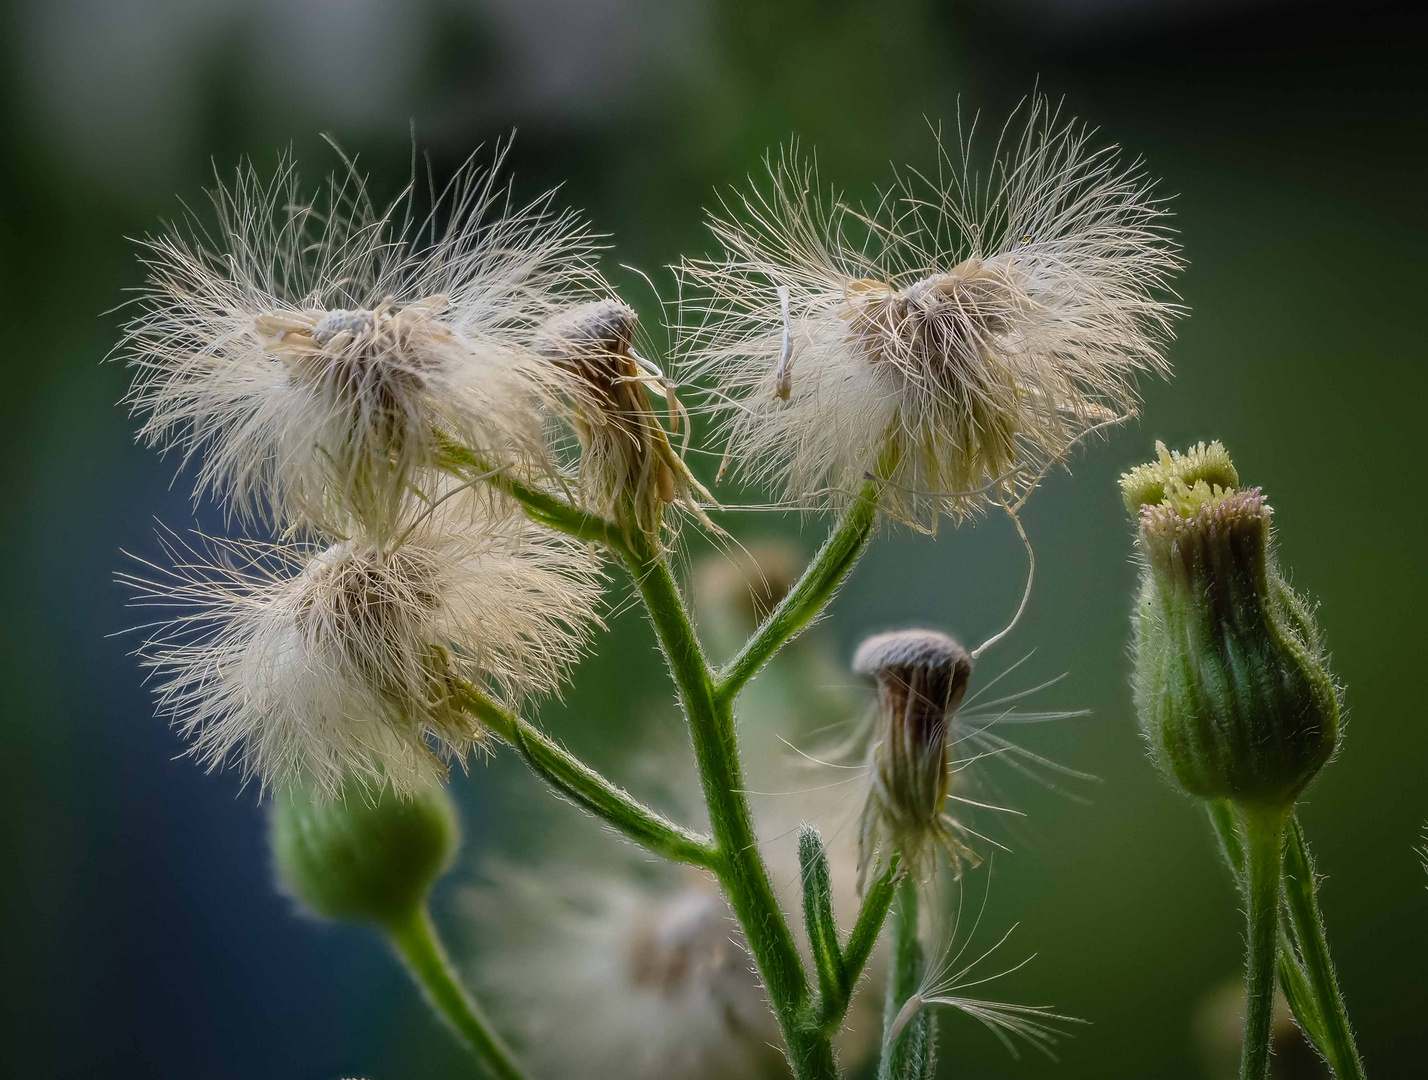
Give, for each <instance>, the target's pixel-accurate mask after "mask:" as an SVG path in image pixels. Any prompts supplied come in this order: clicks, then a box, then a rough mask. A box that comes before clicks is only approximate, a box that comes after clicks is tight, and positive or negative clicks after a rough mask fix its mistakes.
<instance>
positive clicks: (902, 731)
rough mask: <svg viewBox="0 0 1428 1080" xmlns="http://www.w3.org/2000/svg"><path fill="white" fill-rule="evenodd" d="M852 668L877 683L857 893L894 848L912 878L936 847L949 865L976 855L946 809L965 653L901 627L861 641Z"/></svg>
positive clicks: (944, 639) (967, 675)
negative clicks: (950, 861) (951, 743)
mask: <svg viewBox="0 0 1428 1080" xmlns="http://www.w3.org/2000/svg"><path fill="white" fill-rule="evenodd" d="M853 670H854V671H855V672H856V673H857V674H859V675H866V676H871V677H872V678H873V679H875V680H876V681H877V686H878V709H877V719H876V727H875V729H874V732H873V742H872V747H871V762H870V767H871V773H872V787H871V789H870V790H869V792H868V801H867V803H866V804H865V806H864V808H863V819H862V829H861V832H860V835H859V842H858V880H859V889H860V890H861V888H862V885H863V883H864V882H865V881H866V880H867V877H868V873H869V871H870V870H874V869H875V868H877V867H879V866H881V865H882V864H883V862H884V861H885V860H886V859H887V858H888V857H890V855H891V853H892V852H893V851H897V852H900V853H901V854H902V857H903V860H904V863H905V865H907V866H908V868H909V869H910V871H911V872H912V873H913V874H915V875H917V876H919V877H920V876H924V875H925V874H926V873H927V872H929V871H930V869H931V863H932V858H933V856H934V855H935V854H936V852H937V851H938V849H939V848H940V849H942V850H945V851H947V852H948V853H949V855H950V856H951V857H952V859H953V864H954V866H958V865H960V862H959V860H961V859H966V860H968V861H969V862H971V863H973V864H974V865H975V864H976V861H977V858H976V856H975V854H973V853H972V851H971V850H970V849H969V848H967V847H966V845H965V844H963V843H962V842H961V841H960V840H959V839H958V838H957V836H956V834H955V832H954V831H953V830H954V828H955V825H954V823H953V821H952V820H951V819H950V818H949V817H948V815H947V813H946V811H945V807H946V804H947V795H948V790H949V787H950V784H951V761H950V760H949V758H948V753H947V750H948V742H949V740H950V736H951V727H952V720H953V716H954V714H955V713H956V711H957V706H959V705H960V704H961V703H962V698H963V696H964V695H965V694H966V692H967V683H968V681H969V680H970V679H971V677H972V658H971V656H970V655H969V654H968V652H967V650H966V649H964V648H963V647H962V646H961V645H959V644H958V643H957V642H956V641H954V640H952V639H951V638H950V637H948V636H947V635H945V634H939V633H937V632H936V631H933V630H900V631H896V632H894V633H890V634H879V635H877V636H876V637H871V638H869V639H868V640H866V641H864V642H863V644H862V645H861V646H859V648H858V651H857V653H856V654H855V655H854V657H853Z"/></svg>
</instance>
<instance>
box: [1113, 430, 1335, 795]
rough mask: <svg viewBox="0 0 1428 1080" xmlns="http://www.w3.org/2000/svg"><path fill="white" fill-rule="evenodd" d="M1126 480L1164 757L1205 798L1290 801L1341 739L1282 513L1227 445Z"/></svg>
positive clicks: (1147, 669) (1162, 459)
mask: <svg viewBox="0 0 1428 1080" xmlns="http://www.w3.org/2000/svg"><path fill="white" fill-rule="evenodd" d="M1157 450H1158V452H1159V460H1157V461H1154V462H1151V463H1150V464H1148V465H1142V466H1141V467H1139V468H1137V469H1134V470H1132V471H1131V472H1128V473H1126V474H1125V475H1124V476H1123V477H1122V478H1121V489H1122V491H1123V493H1124V495H1125V499H1126V506H1127V508H1128V509H1129V510H1130V511H1131V513H1132V514H1133V515H1135V516H1136V518H1137V520H1138V523H1139V543H1138V547H1139V554H1140V563H1141V588H1140V597H1139V601H1138V604H1137V607H1136V613H1135V663H1136V670H1135V697H1136V708H1137V711H1138V712H1139V715H1140V722H1141V726H1142V728H1143V730H1144V731H1145V734H1146V737H1147V738H1148V739H1149V741H1150V745H1151V752H1152V754H1153V756H1154V757H1155V759H1156V761H1157V763H1158V764H1159V765H1160V767H1161V769H1162V770H1163V771H1164V772H1165V773H1166V775H1167V776H1169V777H1170V778H1171V779H1172V780H1173V781H1175V782H1176V783H1177V784H1178V785H1179V786H1180V787H1182V788H1183V789H1185V790H1186V791H1188V792H1189V793H1190V794H1192V795H1196V796H1199V797H1201V798H1205V799H1222V798H1229V799H1233V800H1235V801H1236V802H1238V803H1240V804H1242V805H1254V806H1261V807H1266V808H1285V807H1288V806H1290V805H1291V804H1292V803H1293V802H1294V800H1295V799H1296V798H1298V796H1299V793H1300V792H1301V791H1302V790H1303V789H1304V785H1306V784H1307V783H1308V782H1309V781H1310V780H1311V779H1312V778H1313V777H1314V775H1315V773H1317V772H1318V771H1319V769H1320V768H1322V767H1323V765H1324V763H1325V762H1326V761H1328V760H1329V758H1330V756H1331V755H1332V754H1333V752H1334V748H1335V746H1336V744H1337V742H1338V737H1339V692H1338V688H1337V687H1336V686H1335V683H1334V679H1333V676H1332V675H1331V674H1330V672H1329V668H1328V662H1327V657H1326V655H1325V652H1324V649H1323V645H1322V643H1321V640H1320V636H1319V631H1318V629H1317V627H1316V626H1315V625H1314V621H1313V616H1312V614H1311V612H1310V610H1309V608H1308V607H1307V606H1306V605H1305V604H1304V602H1303V600H1301V599H1300V598H1299V597H1298V596H1296V595H1295V594H1294V592H1293V591H1292V590H1291V589H1290V588H1289V586H1288V585H1287V584H1286V583H1285V580H1284V578H1283V576H1282V575H1281V574H1280V572H1279V569H1278V567H1277V566H1276V564H1275V559H1274V556H1273V552H1272V550H1271V544H1270V518H1271V513H1272V511H1271V509H1270V507H1269V505H1268V504H1267V503H1266V502H1265V499H1264V495H1263V494H1262V493H1261V491H1260V489H1259V488H1248V489H1242V488H1240V487H1239V476H1238V474H1237V473H1236V472H1235V468H1234V466H1233V465H1232V464H1231V462H1230V459H1229V455H1228V454H1227V453H1226V452H1225V448H1224V447H1223V446H1221V445H1220V444H1219V443H1211V444H1209V445H1208V446H1207V445H1205V444H1201V445H1199V446H1196V447H1194V448H1192V449H1191V450H1189V451H1187V452H1186V453H1184V454H1177V453H1171V452H1169V451H1167V450H1166V448H1165V446H1164V445H1163V444H1157Z"/></svg>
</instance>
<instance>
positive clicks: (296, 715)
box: [126, 508, 599, 795]
mask: <svg viewBox="0 0 1428 1080" xmlns="http://www.w3.org/2000/svg"><path fill="white" fill-rule="evenodd" d="M443 509H445V508H443ZM456 512H457V511H456V510H448V511H446V513H456ZM442 516H443V515H442V514H441V513H438V514H435V515H432V516H429V517H427V518H425V519H421V520H418V521H417V522H416V523H414V524H413V525H411V526H410V527H409V532H408V535H407V537H406V539H405V542H404V543H402V544H401V545H399V546H396V547H394V548H389V549H387V550H383V549H382V548H380V547H379V546H377V545H376V544H373V543H370V542H367V541H362V540H348V541H342V542H339V543H336V544H332V545H330V546H327V547H321V548H320V547H317V546H308V545H301V544H297V543H288V544H281V545H273V544H264V543H257V542H252V541H248V542H245V541H213V542H212V544H211V546H212V547H213V549H214V552H213V553H215V554H217V555H219V556H221V558H220V559H212V558H210V559H207V560H206V561H204V560H202V559H201V557H199V556H198V555H197V554H196V553H194V552H193V551H191V550H189V551H185V550H181V549H180V547H179V545H177V544H174V543H172V542H171V543H169V544H168V545H167V546H168V547H169V549H170V550H169V554H170V555H171V556H172V560H173V563H174V565H173V566H172V567H171V568H160V567H151V569H152V570H155V571H158V574H157V575H156V576H155V577H153V578H150V579H145V578H142V577H138V576H128V575H126V579H127V580H128V581H130V582H131V583H132V584H134V585H135V586H136V587H137V590H138V602H139V603H140V604H142V605H146V606H158V607H165V608H169V609H172V610H173V611H174V614H173V615H172V616H171V618H170V619H169V621H167V622H166V623H163V624H162V625H161V626H159V627H158V628H157V629H156V630H155V631H154V632H153V633H152V634H151V635H150V637H149V638H148V640H147V641H146V642H145V644H144V645H143V646H142V647H141V649H140V655H141V656H142V657H143V659H144V662H145V663H146V664H147V665H148V666H150V667H152V668H153V669H154V670H155V672H156V680H157V681H156V691H157V696H158V703H159V709H160V711H161V712H162V713H165V714H167V715H169V716H170V717H171V718H172V719H173V721H174V722H175V724H176V725H177V727H178V728H179V730H180V731H181V732H182V733H183V735H184V736H185V737H186V738H188V739H189V740H190V743H191V750H190V752H191V753H192V754H193V755H194V756H195V757H196V758H198V759H199V760H200V761H202V762H203V763H204V764H206V765H208V766H209V767H217V766H220V765H222V764H224V763H228V762H234V763H236V764H237V765H238V766H239V767H240V768H241V769H242V771H243V773H244V776H245V778H247V777H255V778H257V779H258V781H259V783H260V784H261V785H262V787H263V788H265V789H268V788H276V787H285V786H289V785H293V784H298V783H301V784H303V785H304V786H308V787H311V788H313V789H315V790H316V791H317V792H318V793H320V794H324V795H336V794H337V793H338V792H339V791H340V790H341V786H342V783H343V780H344V778H345V777H348V776H351V775H356V776H357V777H359V778H361V779H368V778H370V779H372V780H374V781H377V782H380V781H381V779H382V778H383V777H385V778H386V779H388V780H390V781H391V783H392V784H393V786H394V787H395V788H396V790H397V791H398V792H399V793H408V792H411V791H414V790H415V789H416V788H417V787H418V786H419V785H420V784H422V783H423V782H425V781H427V780H429V779H430V778H431V777H432V776H433V775H436V774H440V773H442V772H444V768H445V763H446V762H447V761H449V760H450V759H452V758H457V759H463V758H464V756H465V754H466V753H467V752H468V751H469V750H470V749H471V748H472V747H474V746H477V745H479V743H480V742H481V740H482V737H483V731H482V729H481V728H480V726H479V725H478V724H477V723H476V722H475V721H474V720H473V719H472V717H471V716H470V714H469V713H467V712H465V711H464V710H463V709H462V708H460V704H459V692H460V691H459V684H460V681H463V680H464V681H466V682H471V683H478V684H480V685H482V687H483V688H484V689H486V690H487V691H488V692H494V693H496V694H498V695H499V696H501V697H504V698H506V699H507V700H511V699H519V698H520V697H522V696H524V695H528V694H535V693H540V692H547V691H552V690H555V689H556V688H557V687H558V685H559V683H560V681H561V679H562V678H563V677H564V675H565V674H566V673H567V672H568V670H569V669H570V667H571V666H572V665H573V664H574V662H575V661H576V660H577V659H578V657H579V654H580V649H581V645H582V641H583V636H584V633H585V631H586V629H587V628H588V627H589V626H590V625H591V624H592V623H593V622H594V621H596V615H595V608H596V605H597V603H598V600H599V581H598V570H597V569H596V568H595V566H594V565H593V564H592V562H591V560H590V557H589V555H588V553H587V552H586V551H585V550H584V549H583V548H582V547H580V546H579V545H577V544H574V543H573V542H570V541H567V540H565V539H564V538H562V537H559V536H557V535H555V534H552V533H549V532H546V531H544V530H539V529H537V528H535V527H534V526H532V525H530V524H528V523H527V522H526V521H525V519H524V518H520V517H515V516H506V517H504V518H502V519H497V520H487V521H485V522H484V523H483V524H482V526H481V527H480V528H472V529H467V530H462V529H455V528H451V527H450V523H449V522H441V521H438V520H437V519H438V518H440V517H442Z"/></svg>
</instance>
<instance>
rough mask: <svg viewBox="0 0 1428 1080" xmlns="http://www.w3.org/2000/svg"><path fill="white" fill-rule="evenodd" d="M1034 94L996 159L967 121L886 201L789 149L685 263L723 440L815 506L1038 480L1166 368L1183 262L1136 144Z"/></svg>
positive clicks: (699, 348)
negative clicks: (1118, 144) (856, 192)
mask: <svg viewBox="0 0 1428 1080" xmlns="http://www.w3.org/2000/svg"><path fill="white" fill-rule="evenodd" d="M1090 135H1091V133H1090V132H1088V131H1087V130H1086V129H1084V128H1082V127H1080V126H1079V125H1077V124H1075V123H1074V122H1072V123H1067V124H1062V122H1061V120H1060V117H1059V115H1058V113H1057V111H1056V110H1055V109H1054V108H1052V107H1051V106H1050V105H1049V104H1048V103H1047V102H1046V101H1045V100H1044V99H1041V98H1037V99H1034V100H1033V101H1032V103H1031V104H1030V106H1029V107H1028V108H1027V109H1026V113H1025V121H1024V127H1023V128H1022V131H1021V133H1020V135H1019V136H1009V135H1008V134H1005V133H1004V135H1003V138H1002V140H999V142H998V152H997V155H996V161H995V163H994V165H993V171H992V173H991V175H990V177H989V178H985V177H982V176H980V175H979V174H978V173H977V172H976V171H975V169H974V167H973V165H972V163H971V155H972V149H971V145H970V140H969V139H966V140H963V144H962V147H961V154H960V156H959V157H955V158H954V156H953V154H951V153H949V152H948V151H947V150H946V149H944V148H942V146H941V145H940V142H939V159H938V168H937V172H936V175H935V177H934V178H928V177H924V176H923V175H921V174H919V173H916V172H909V173H907V174H904V175H902V176H900V177H899V178H898V180H897V182H896V184H895V185H894V187H893V188H892V189H891V190H890V191H888V192H887V193H886V194H885V195H884V197H883V199H882V201H881V203H880V204H879V205H878V206H877V207H876V208H875V209H873V210H869V211H862V210H855V209H853V208H851V207H849V206H848V205H846V204H844V203H843V202H841V201H840V200H839V199H838V198H837V197H836V196H830V197H829V198H828V199H826V200H825V199H824V198H823V196H822V195H821V194H820V192H819V180H818V176H817V172H816V170H815V168H814V167H813V166H812V165H811V164H809V163H806V162H803V161H800V160H799V158H798V156H797V153H796V150H790V151H788V152H786V153H785V154H784V155H783V156H782V157H781V158H780V159H778V160H777V161H774V160H770V162H769V170H770V173H771V177H772V186H771V187H770V188H769V189H768V190H760V189H754V190H752V191H750V192H749V193H746V194H742V195H740V196H738V197H737V199H736V200H735V201H734V204H733V205H730V204H726V206H725V212H724V214H723V216H716V217H714V218H712V220H711V228H712V230H713V232H714V234H715V236H716V237H717V238H718V240H719V241H720V242H721V244H722V245H723V247H724V249H725V255H724V257H723V258H722V259H716V260H696V261H690V262H686V263H685V264H684V265H683V267H682V268H681V270H682V277H683V281H684V285H685V286H686V290H685V296H684V297H683V300H682V305H681V320H680V321H681V324H682V325H681V329H682V331H683V352H684V354H685V357H686V363H687V365H688V368H689V370H688V372H687V373H685V374H683V375H682V381H685V382H689V381H691V380H693V379H695V378H702V379H704V380H706V381H707V382H708V383H709V384H710V385H711V387H712V393H713V397H712V404H711V406H710V408H711V411H713V412H715V413H716V414H717V415H718V416H719V417H720V418H721V420H722V430H723V433H724V434H725V435H726V436H727V439H728V460H729V461H730V462H732V463H733V464H734V465H735V466H736V468H737V469H738V471H740V472H742V473H743V475H744V476H745V477H746V478H748V479H751V480H753V481H756V482H764V483H770V484H773V485H774V486H777V487H781V488H782V489H783V491H784V492H785V494H786V497H787V498H788V499H789V500H791V501H792V502H794V503H796V504H798V505H802V506H823V505H830V504H831V505H834V506H836V505H839V504H841V503H844V502H846V501H847V500H848V499H850V498H852V497H853V496H855V495H856V494H857V492H858V491H859V490H860V489H861V487H862V485H863V482H864V479H865V477H867V476H868V475H874V476H877V477H878V478H880V479H883V480H886V481H887V482H888V483H887V484H885V486H884V493H883V499H882V505H883V506H884V508H885V509H886V510H887V512H889V513H890V514H892V515H894V516H895V517H897V518H900V519H902V520H904V521H907V522H909V523H912V524H918V523H925V524H933V523H935V520H936V518H937V516H938V515H939V514H941V513H949V514H953V515H958V514H961V513H964V512H966V511H968V510H971V509H973V508H975V507H977V506H979V505H982V504H983V503H984V502H985V501H986V500H987V499H991V498H997V497H1005V496H1006V494H1008V493H1010V492H1015V491H1018V490H1024V489H1026V488H1027V487H1029V486H1031V485H1033V484H1034V483H1035V481H1036V479H1037V478H1038V477H1039V475H1040V473H1041V472H1042V471H1043V470H1044V468H1045V466H1046V464H1047V463H1048V462H1053V461H1057V460H1060V459H1061V458H1063V457H1064V455H1065V454H1066V453H1067V452H1068V451H1069V449H1070V448H1071V447H1072V445H1073V444H1074V443H1075V442H1076V441H1077V440H1078V439H1080V438H1082V437H1083V436H1085V435H1086V434H1087V433H1088V432H1089V431H1090V430H1092V429H1094V428H1097V427H1099V426H1101V425H1104V424H1107V423H1110V422H1112V421H1114V420H1117V419H1122V418H1124V417H1126V416H1128V415H1130V414H1132V413H1133V412H1134V411H1135V409H1136V406H1137V396H1136V390H1135V385H1134V380H1135V377H1136V376H1137V375H1138V374H1139V373H1141V372H1143V371H1147V370H1149V371H1155V372H1159V373H1161V374H1165V373H1167V372H1168V371H1169V365H1168V364H1167V362H1166V360H1165V358H1164V354H1163V349H1164V344H1165V341H1166V340H1167V339H1168V338H1169V336H1170V324H1171V322H1172V320H1173V318H1174V317H1175V316H1176V315H1177V314H1178V310H1177V309H1176V308H1175V307H1174V305H1172V304H1170V303H1167V302H1166V301H1165V300H1163V299H1161V298H1160V295H1159V294H1161V293H1163V292H1164V291H1165V289H1166V287H1167V285H1168V281H1169V279H1170V277H1171V275H1172V274H1173V272H1174V271H1175V270H1176V269H1178V267H1179V266H1180V259H1179V257H1178V255H1177V254H1176V248H1175V246H1174V244H1173V243H1172V242H1171V241H1170V238H1169V233H1168V230H1167V229H1166V227H1165V225H1164V218H1165V216H1166V211H1165V210H1164V208H1163V206H1162V204H1161V203H1160V202H1159V201H1158V200H1157V199H1156V198H1155V197H1154V196H1153V195H1152V192H1151V184H1150V181H1149V180H1148V179H1147V178H1146V176H1145V175H1144V173H1143V172H1142V171H1141V169H1140V167H1139V164H1138V163H1136V164H1131V165H1129V166H1127V165H1124V164H1122V163H1121V162H1120V161H1119V160H1118V158H1117V152H1116V149H1115V148H1114V147H1111V148H1105V149H1099V150H1097V149H1092V148H1091V147H1090V145H1089V140H1090Z"/></svg>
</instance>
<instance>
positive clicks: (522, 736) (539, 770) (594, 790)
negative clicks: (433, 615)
mask: <svg viewBox="0 0 1428 1080" xmlns="http://www.w3.org/2000/svg"><path fill="white" fill-rule="evenodd" d="M457 689H458V691H459V693H460V695H461V702H462V704H463V705H464V706H465V708H466V709H468V710H469V711H470V712H471V713H472V714H473V715H474V716H476V717H477V718H478V719H480V720H481V721H482V722H483V723H485V724H486V725H487V726H488V727H490V728H492V729H493V730H494V731H495V732H496V734H498V735H500V736H501V738H502V739H504V740H505V741H506V742H507V743H509V744H510V745H511V746H512V747H514V748H515V750H516V751H517V752H518V753H519V754H520V755H521V757H523V758H524V759H525V761H526V764H527V765H529V766H530V767H531V769H533V770H534V771H535V772H536V774H537V775H539V776H541V777H543V778H544V779H545V780H546V781H547V782H549V783H550V784H551V786H552V787H554V788H555V789H556V790H558V791H560V792H561V793H562V794H564V795H565V796H566V797H567V798H569V799H570V800H571V801H572V802H574V803H575V804H576V805H577V806H580V807H582V808H583V809H585V810H587V811H589V812H590V813H591V814H593V815H595V816H596V817H598V818H600V819H601V820H602V821H604V822H606V823H608V824H609V825H612V826H614V828H615V829H617V830H618V831H619V832H620V833H622V834H623V835H624V836H626V837H628V838H629V839H630V840H633V841H634V842H635V843H637V844H639V845H640V846H641V847H643V848H645V849H647V850H649V851H651V852H653V853H654V854H656V855H660V856H662V857H664V858H666V859H672V860H673V861H675V862H682V863H688V864H690V865H692V866H702V867H704V868H706V869H708V870H714V871H716V872H717V870H718V867H719V853H718V852H717V851H716V850H715V849H714V845H713V843H712V842H711V841H710V840H709V839H708V838H707V837H704V836H700V835H699V834H698V833H695V832H692V831H690V830H689V829H685V828H683V827H682V826H680V825H676V824H675V823H674V822H672V821H670V820H668V819H667V818H665V817H664V816H663V815H662V814H659V813H658V812H656V811H655V810H652V809H650V808H649V807H647V806H645V805H644V804H643V803H641V802H640V801H639V800H638V799H636V798H635V797H634V796H633V795H631V794H630V793H629V792H627V791H625V790H624V789H623V788H620V787H617V786H616V785H615V784H612V783H611V782H610V781H609V780H607V779H605V777H603V776H601V775H600V774H599V773H598V772H596V771H595V770H594V769H592V768H590V766H588V765H586V764H585V763H584V762H583V761H581V760H580V759H579V758H577V757H576V756H575V755H574V754H572V753H570V752H569V751H568V750H566V749H564V748H563V747H561V746H560V745H559V744H558V743H556V742H555V741H554V740H552V739H551V738H550V737H549V736H547V735H546V734H545V733H544V732H542V731H541V730H540V729H539V728H537V727H536V726H535V725H534V724H531V723H529V722H528V721H526V720H523V719H521V717H519V716H517V715H516V714H514V713H512V712H509V711H508V710H506V709H503V708H501V707H500V706H499V705H497V704H496V703H495V702H494V701H492V700H491V699H490V698H488V697H487V696H486V695H485V694H483V693H481V692H480V691H479V690H477V689H476V688H475V687H473V686H471V685H469V684H458V685H457Z"/></svg>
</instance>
